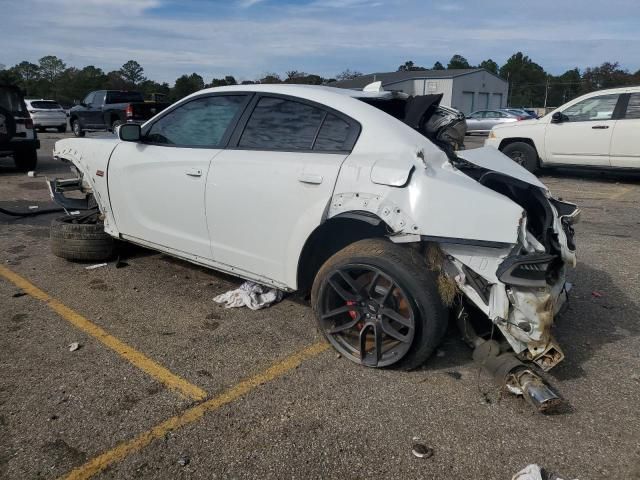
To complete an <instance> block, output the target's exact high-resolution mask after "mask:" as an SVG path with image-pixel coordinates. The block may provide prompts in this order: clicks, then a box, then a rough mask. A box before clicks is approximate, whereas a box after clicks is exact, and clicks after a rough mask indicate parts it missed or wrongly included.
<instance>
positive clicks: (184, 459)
mask: <svg viewBox="0 0 640 480" xmlns="http://www.w3.org/2000/svg"><path fill="white" fill-rule="evenodd" d="M190 461H191V459H190V458H189V457H187V456H186V455H183V456H182V457H180V458H179V459H178V465H180V466H181V467H186V466H187V465H189V462H190Z"/></svg>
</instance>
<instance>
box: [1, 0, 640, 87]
mask: <svg viewBox="0 0 640 480" xmlns="http://www.w3.org/2000/svg"><path fill="white" fill-rule="evenodd" d="M0 1H2V0H0ZM245 1H246V0H245ZM249 1H252V0H249ZM253 1H254V2H255V1H256V0H253ZM412 1H415V5H414V4H412ZM540 1H543V2H547V0H540ZM549 1H550V0H549ZM394 2H395V3H394V4H393V5H390V4H388V3H386V4H385V6H384V7H382V8H367V6H371V5H375V4H377V3H380V2H379V1H376V0H374V1H371V0H368V1H367V0H342V1H341V2H337V0H315V1H314V2H313V3H311V4H307V6H306V7H304V6H303V7H301V6H300V5H297V6H295V7H294V6H291V7H283V6H275V5H274V4H275V0H271V1H269V2H266V1H265V2H264V9H266V10H267V11H266V12H263V11H262V10H261V13H260V14H261V16H260V17H259V18H256V17H255V13H254V10H253V9H242V8H241V9H238V10H236V11H235V13H234V14H233V15H232V16H229V15H228V14H227V16H223V15H222V14H221V13H219V12H220V10H218V9H211V10H210V11H204V10H203V11H202V13H201V14H199V15H193V14H191V15H182V14H181V13H182V12H181V11H180V9H179V8H177V9H176V11H175V14H174V15H171V16H168V15H167V14H166V12H164V13H163V14H162V15H160V14H156V13H155V12H156V11H157V9H158V8H160V7H163V6H164V5H163V2H161V1H160V0H136V1H131V0H84V1H83V2H82V3H81V4H78V2H76V1H75V0H59V1H58V2H55V3H54V2H50V1H45V0H22V1H20V2H17V1H16V2H12V4H11V6H10V7H9V8H8V9H7V8H5V9H4V13H5V16H6V18H5V19H4V20H3V22H4V26H3V29H2V30H1V31H0V44H2V45H8V47H7V48H3V50H2V52H1V53H0V62H1V63H4V64H7V65H13V64H15V63H17V62H19V61H22V60H25V59H26V60H29V61H37V59H38V58H40V57H42V56H44V55H48V54H53V55H57V56H59V57H61V58H63V59H64V60H65V61H66V62H67V63H68V64H70V65H74V66H78V67H82V66H84V65H88V64H92V65H96V66H100V67H102V68H104V69H105V70H111V69H116V68H118V67H119V66H120V65H122V64H123V63H124V62H126V61H127V60H129V59H136V60H138V61H139V62H140V63H141V64H142V65H143V67H144V68H145V74H146V75H147V76H148V77H150V78H153V79H156V80H160V81H168V82H173V80H174V79H175V78H177V77H178V76H179V75H181V74H183V73H191V72H193V71H195V72H197V73H199V74H201V75H203V76H204V77H205V79H207V80H209V79H211V78H212V77H214V76H218V77H219V76H221V75H225V74H233V75H235V76H236V77H241V78H256V77H257V76H258V75H260V74H261V73H263V72H266V71H278V72H284V71H285V70H290V69H297V70H305V71H308V72H313V73H319V74H323V75H332V74H335V73H337V72H339V71H341V70H343V69H345V68H351V69H357V70H360V71H365V72H367V71H383V70H389V69H394V68H395V67H397V65H400V64H401V63H403V62H404V61H405V60H408V59H412V60H414V61H415V62H416V63H417V64H422V65H425V66H430V65H432V64H433V62H434V61H435V60H440V61H442V62H444V63H446V61H448V59H449V58H450V57H451V55H452V54H453V53H460V54H462V55H464V56H465V57H466V58H467V59H469V61H470V62H472V63H479V62H480V61H481V60H484V59H486V58H489V57H491V58H493V59H494V60H496V61H498V62H499V63H501V62H504V61H505V60H506V58H507V57H508V56H510V55H511V54H512V53H514V52H516V51H518V50H521V51H523V52H525V53H526V54H527V55H529V56H530V57H531V58H532V59H534V61H536V62H538V63H540V64H541V65H543V66H544V67H545V68H547V69H551V71H556V72H557V71H563V70H565V69H568V68H572V67H574V66H579V67H584V66H588V65H595V64H599V63H602V62H603V61H620V62H621V63H622V64H623V65H624V66H626V67H628V68H631V69H633V70H637V69H638V67H639V66H640V39H639V38H638V36H637V33H636V31H635V30H636V29H635V27H633V26H632V27H633V28H626V29H625V28H621V26H620V25H619V24H618V23H616V22H619V21H621V20H618V19H615V18H613V19H611V18H609V19H608V18H607V17H606V16H604V15H600V16H599V17H593V18H594V20H588V19H584V18H583V19H581V21H575V18H574V17H575V15H578V14H584V15H585V16H586V15H587V13H588V12H582V11H580V12H577V13H575V14H574V13H572V14H571V15H569V14H562V15H557V18H555V19H554V20H553V21H550V20H549V18H548V16H547V15H540V16H533V15H531V16H530V17H529V19H528V22H527V26H526V27H527V28H505V27H504V25H505V19H504V18H503V17H498V16H496V15H493V14H492V15H487V16H485V17H478V12H473V11H472V12H471V13H468V12H467V10H466V9H465V10H463V11H460V12H453V13H452V12H442V11H438V10H437V9H435V8H431V9H424V8H423V7H421V6H420V5H421V4H422V3H423V2H422V0H394ZM203 3H204V2H186V3H185V4H184V5H186V6H190V7H192V8H193V7H196V9H197V8H199V6H201V5H203ZM338 3H339V4H340V5H341V6H342V7H350V8H344V9H343V10H341V11H340V13H336V11H335V8H337V7H333V6H332V5H334V4H336V5H337V4H338ZM462 3H463V0H459V2H458V3H456V4H455V5H460V4H462ZM52 4H53V5H52ZM207 4H208V5H210V4H209V3H208V2H207ZM78 5H81V7H78ZM181 5H182V4H181ZM232 5H233V4H232ZM236 5H237V4H236ZM416 5H418V6H416ZM445 5H448V4H445ZM505 5H507V4H505ZM630 5H631V4H630ZM321 7H322V8H321ZM502 8H503V9H506V8H508V6H504V7H502ZM535 8H542V7H538V6H536V7H535ZM569 10H570V9H569ZM627 10H628V9H627ZM467 14H468V18H467V17H466V15H467ZM630 16H633V15H631V14H630ZM27 26H28V27H29V28H26V27H27Z"/></svg>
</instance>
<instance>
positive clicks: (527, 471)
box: [511, 463, 563, 480]
mask: <svg viewBox="0 0 640 480" xmlns="http://www.w3.org/2000/svg"><path fill="white" fill-rule="evenodd" d="M511 480H563V479H562V478H561V477H559V476H558V475H556V474H555V473H550V472H547V471H546V470H545V469H544V468H541V467H540V466H539V465H536V464H535V463H532V464H531V465H527V466H526V467H524V468H523V469H522V470H520V471H519V472H518V473H516V474H515V475H514V476H513V477H511Z"/></svg>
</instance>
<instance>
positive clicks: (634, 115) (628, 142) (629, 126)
mask: <svg viewBox="0 0 640 480" xmlns="http://www.w3.org/2000/svg"><path fill="white" fill-rule="evenodd" d="M623 101H624V102H625V103H626V111H625V113H624V114H623V115H622V116H621V118H620V119H619V120H618V121H617V122H616V124H615V126H614V127H613V134H612V136H611V157H610V158H611V166H612V167H623V168H640V92H638V93H632V94H631V95H628V96H625V97H624V98H623Z"/></svg>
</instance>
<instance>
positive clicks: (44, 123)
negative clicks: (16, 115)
mask: <svg viewBox="0 0 640 480" xmlns="http://www.w3.org/2000/svg"><path fill="white" fill-rule="evenodd" d="M24 103H26V105H27V110H29V113H30V114H31V118H32V119H33V126H34V127H35V128H37V129H38V130H39V131H41V132H42V131H44V130H45V129H47V128H55V129H57V130H58V131H59V132H61V133H62V132H66V131H67V114H66V113H65V111H64V109H63V108H62V107H61V106H60V104H59V103H58V102H56V101H54V100H43V99H39V100H36V99H29V100H27V99H25V101H24Z"/></svg>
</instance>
